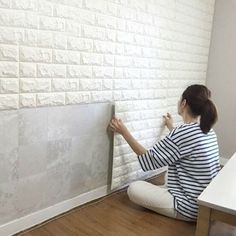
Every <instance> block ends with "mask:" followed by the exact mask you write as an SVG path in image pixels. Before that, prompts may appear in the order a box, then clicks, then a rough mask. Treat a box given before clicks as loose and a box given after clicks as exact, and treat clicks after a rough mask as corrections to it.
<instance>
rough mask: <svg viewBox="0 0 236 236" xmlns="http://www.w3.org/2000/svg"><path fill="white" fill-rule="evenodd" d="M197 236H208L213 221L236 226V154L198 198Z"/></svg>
mask: <svg viewBox="0 0 236 236" xmlns="http://www.w3.org/2000/svg"><path fill="white" fill-rule="evenodd" d="M198 203H199V211H198V219H197V229H196V234H195V236H207V235H208V232H209V225H210V222H211V220H217V221H222V222H224V223H227V224H230V225H234V226H236V153H235V154H234V155H233V156H232V157H231V158H230V159H229V161H228V162H227V163H226V165H225V166H224V167H223V168H222V169H221V170H220V172H219V173H218V175H217V176H216V177H215V178H214V179H213V180H212V182H211V183H210V184H209V185H208V186H207V188H206V189H205V190H204V191H203V192H202V193H201V195H200V196H199V197H198Z"/></svg>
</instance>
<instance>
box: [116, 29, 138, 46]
mask: <svg viewBox="0 0 236 236" xmlns="http://www.w3.org/2000/svg"><path fill="white" fill-rule="evenodd" d="M117 41H118V42H119V43H134V34H132V33H127V32H122V31H118V32H117Z"/></svg>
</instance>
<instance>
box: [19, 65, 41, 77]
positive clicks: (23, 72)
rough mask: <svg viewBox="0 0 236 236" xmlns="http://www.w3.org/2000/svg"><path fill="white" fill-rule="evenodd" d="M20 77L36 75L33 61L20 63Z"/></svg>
mask: <svg viewBox="0 0 236 236" xmlns="http://www.w3.org/2000/svg"><path fill="white" fill-rule="evenodd" d="M19 73H20V77H31V78H32V77H33V78H34V77H36V74H37V69H36V64H35V63H24V62H23V63H20V70H19Z"/></svg>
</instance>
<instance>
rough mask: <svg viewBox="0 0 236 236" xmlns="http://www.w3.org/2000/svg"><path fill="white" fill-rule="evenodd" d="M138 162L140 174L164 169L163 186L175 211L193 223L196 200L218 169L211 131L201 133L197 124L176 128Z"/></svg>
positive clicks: (195, 217) (215, 146)
mask: <svg viewBox="0 0 236 236" xmlns="http://www.w3.org/2000/svg"><path fill="white" fill-rule="evenodd" d="M138 160H139V163H140V165H141V167H142V169H143V170H144V171H149V170H154V169H157V168H160V167H163V166H168V184H167V186H168V191H169V192H170V193H171V194H172V196H173V197H174V207H175V209H176V211H178V212H179V213H180V214H182V215H183V216H186V217H188V218H190V219H192V220H196V219H197V214H198V204H197V198H198V196H199V195H200V194H201V192H202V191H203V190H204V189H205V188H206V187H207V185H208V184H209V183H210V182H211V180H212V179H213V178H214V177H215V176H216V175H217V173H218V172H219V170H220V163H219V150H218V143H217V137H216V134H215V132H214V131H213V129H211V130H210V131H209V132H208V133H207V134H204V133H203V132H202V131H201V129H200V126H199V124H198V123H190V124H183V125H180V126H178V127H177V128H175V129H173V130H172V131H171V132H170V133H169V134H168V135H167V136H166V137H165V138H164V139H162V140H161V141H159V142H158V143H157V144H155V145H154V146H153V147H152V148H151V149H150V150H148V151H147V152H146V153H145V154H142V155H139V156H138Z"/></svg>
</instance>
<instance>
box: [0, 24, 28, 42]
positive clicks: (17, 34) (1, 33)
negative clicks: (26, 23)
mask: <svg viewBox="0 0 236 236" xmlns="http://www.w3.org/2000/svg"><path fill="white" fill-rule="evenodd" d="M23 38H24V29H18V28H6V27H0V43H7V44H8V43H9V44H17V43H18V42H21V41H22V40H23Z"/></svg>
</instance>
